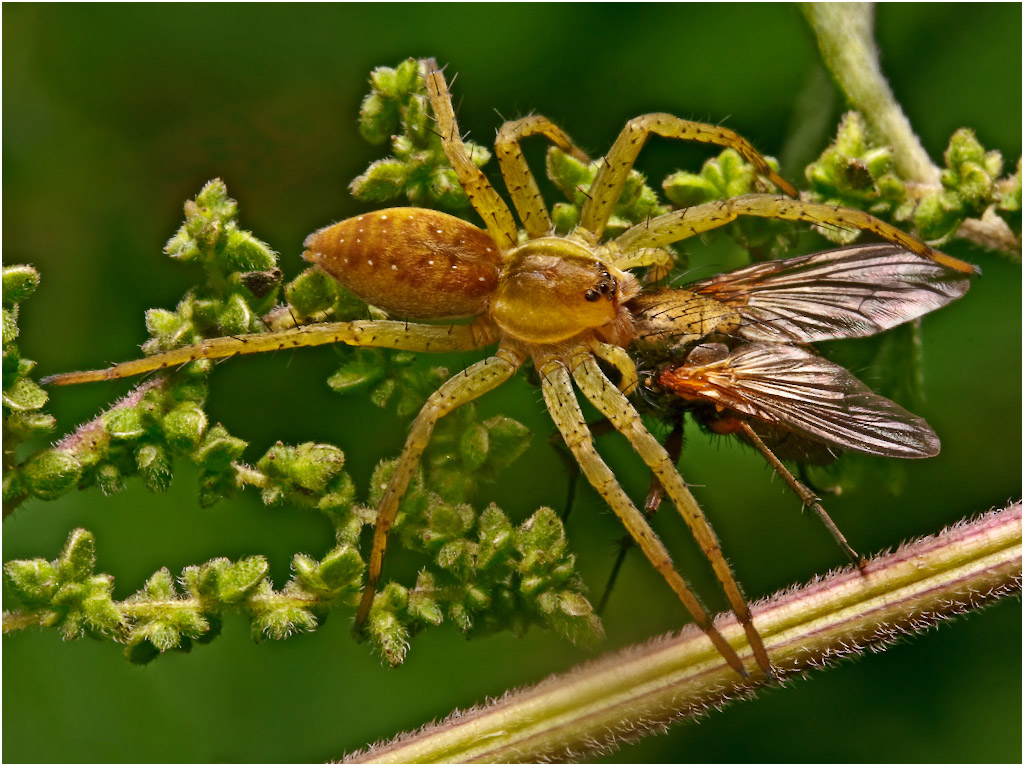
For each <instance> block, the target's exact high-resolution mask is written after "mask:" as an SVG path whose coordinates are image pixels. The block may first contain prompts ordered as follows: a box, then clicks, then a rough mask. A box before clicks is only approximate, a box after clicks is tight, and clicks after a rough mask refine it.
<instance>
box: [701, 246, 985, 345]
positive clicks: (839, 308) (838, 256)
mask: <svg viewBox="0 0 1024 766" xmlns="http://www.w3.org/2000/svg"><path fill="white" fill-rule="evenodd" d="M969 286H970V282H969V280H968V279H967V278H965V277H964V275H963V274H958V273H956V272H953V271H950V270H949V269H946V268H943V267H942V266H939V265H937V264H935V263H932V262H931V261H927V260H925V259H924V258H921V257H920V256H918V255H915V254H914V253H911V252H910V251H908V250H904V249H903V248H901V247H897V246H895V245H890V244H880V245H859V246H856V247H846V248H840V249H838V250H829V251H827V252H824V253H814V254H813V255H804V256H798V257H796V258H787V259H785V260H781V261H768V262H766V263H758V264H755V265H753V266H748V267H746V268H743V269H738V270H737V271H732V272H729V273H728V274H721V275H719V276H716V277H712V278H711V279H706V280H703V281H701V282H696V283H694V284H692V285H687V289H689V290H692V291H693V292H696V293H699V294H701V295H706V296H708V297H710V298H714V299H715V300H717V301H720V302H722V303H724V304H726V305H728V306H732V307H734V308H735V309H736V310H737V311H738V312H739V314H740V316H741V317H742V320H743V321H742V324H741V326H740V328H739V329H738V330H737V331H736V333H735V334H737V335H739V336H740V337H742V338H746V339H747V340H763V341H790V342H796V343H813V342H815V341H820V340H831V339H835V338H860V337H865V336H868V335H874V334H875V333H877V332H881V331H882V330H887V329H889V328H890V327H895V326H896V325H899V324H902V323H903V322H906V321H909V320H911V319H916V318H917V317H919V316H923V315H924V314H927V313H928V312H929V311H934V310H935V309H937V308H940V307H942V306H945V305H946V304H947V303H949V302H950V301H953V300H956V299H957V298H959V297H960V296H961V295H963V294H964V293H965V292H966V291H967V288H968V287H969Z"/></svg>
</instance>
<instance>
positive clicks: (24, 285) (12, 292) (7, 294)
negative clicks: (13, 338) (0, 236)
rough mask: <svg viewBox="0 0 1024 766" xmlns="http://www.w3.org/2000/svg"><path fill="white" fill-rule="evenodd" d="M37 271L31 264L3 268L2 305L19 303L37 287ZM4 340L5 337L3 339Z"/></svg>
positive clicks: (38, 277)
mask: <svg viewBox="0 0 1024 766" xmlns="http://www.w3.org/2000/svg"><path fill="white" fill-rule="evenodd" d="M39 282H40V276H39V272H38V271H37V270H36V269H35V268H33V267H32V266H27V265H12V266H4V268H3V305H4V307H5V308H9V307H11V306H13V305H15V304H16V303H21V302H22V301H24V300H26V299H27V298H28V297H29V296H31V295H32V293H34V292H35V291H36V288H37V287H39ZM4 342H6V339H5V341H4Z"/></svg>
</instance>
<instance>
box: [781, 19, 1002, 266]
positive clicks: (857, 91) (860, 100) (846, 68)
mask: <svg viewBox="0 0 1024 766" xmlns="http://www.w3.org/2000/svg"><path fill="white" fill-rule="evenodd" d="M801 9H802V10H803V13H804V16H805V17H806V18H807V21H808V22H809V23H810V25H811V28H812V29H813V30H814V35H815V37H816V38H817V41H818V47H819V48H820V50H821V56H822V59H823V60H824V61H825V65H826V66H827V67H828V68H829V71H830V72H831V73H832V76H833V78H835V81H836V83H837V84H838V85H839V87H840V89H841V90H842V91H843V93H844V94H845V96H846V99H847V101H849V102H850V105H851V106H852V107H853V108H854V109H856V110H857V111H858V112H860V113H861V114H862V115H864V119H865V120H866V121H867V123H868V126H869V127H870V129H871V131H872V133H873V134H874V136H875V138H876V139H877V140H878V141H879V142H880V143H882V144H885V145H887V146H890V147H891V148H892V149H893V161H894V163H895V165H896V169H897V171H898V172H899V174H900V176H901V177H902V178H903V179H904V180H905V181H907V182H908V186H911V187H913V186H916V187H917V189H916V196H918V197H920V196H921V195H922V194H923V193H924V192H936V191H939V190H941V189H942V188H943V187H942V183H941V173H942V171H941V170H940V169H939V168H938V167H937V166H936V165H935V163H933V162H932V160H931V158H929V156H928V152H927V151H925V148H924V146H922V145H921V140H920V139H919V138H918V136H917V134H916V133H915V132H914V129H913V127H911V125H910V120H908V119H907V117H906V115H905V114H904V113H903V109H902V108H901V107H900V105H899V103H898V102H897V101H896V98H895V96H894V95H893V92H892V89H891V88H890V87H889V83H888V81H886V79H885V75H883V74H882V67H881V64H880V62H879V56H878V48H877V47H876V45H875V39H874V4H872V3H802V4H801ZM957 236H959V237H961V238H963V239H967V240H970V241H972V242H974V243H975V244H978V245H981V246H982V247H985V248H989V249H998V250H1003V251H1004V252H1007V253H1010V254H1011V255H1016V256H1017V257H1018V258H1019V257H1020V252H1021V242H1020V238H1019V237H1018V236H1017V235H1016V234H1015V233H1014V232H1013V230H1012V229H1011V228H1010V227H1009V225H1007V223H1006V221H1004V220H1003V219H1002V218H1000V217H999V216H997V215H995V213H992V212H991V211H987V212H986V214H985V215H983V216H981V217H980V218H968V219H967V220H965V221H964V223H963V224H962V225H961V226H960V227H959V229H958V230H957Z"/></svg>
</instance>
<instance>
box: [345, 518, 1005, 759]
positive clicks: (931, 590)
mask: <svg viewBox="0 0 1024 766" xmlns="http://www.w3.org/2000/svg"><path fill="white" fill-rule="evenodd" d="M1020 580H1021V505H1020V503H1016V504H1015V505H1012V506H1010V507H1008V508H1006V509H1004V510H1001V511H990V512H988V513H986V514H984V515H983V516H981V517H980V518H978V519H976V520H973V521H965V522H961V523H959V524H957V525H956V526H954V527H951V528H949V529H946V530H945V531H943V532H941V533H940V534H938V535H935V536H933V537H926V538H923V539H920V540H917V541H915V542H912V543H909V544H906V545H903V546H902V547H900V548H899V549H898V550H896V551H895V552H893V553H888V554H883V555H879V556H876V557H874V558H873V559H871V560H870V561H869V563H868V565H867V567H866V569H865V571H864V573H863V574H862V573H860V572H858V571H857V570H855V569H851V568H848V569H844V570H841V571H838V572H835V573H833V574H831V575H828V576H826V577H823V578H819V579H816V580H814V581H812V582H811V583H809V584H808V585H805V586H803V587H800V588H794V589H792V590H789V591H786V592H783V593H780V594H778V595H776V596H774V597H772V598H770V599H768V600H766V601H764V602H762V603H760V604H759V605H757V606H755V607H754V608H753V609H752V612H753V616H754V621H755V623H756V625H757V628H758V630H759V631H760V632H761V635H762V636H763V637H764V639H765V645H766V647H767V649H768V652H769V654H770V655H771V657H772V661H773V664H774V666H775V667H776V669H777V670H778V673H779V675H780V677H782V678H785V677H787V676H793V675H796V674H802V673H805V672H807V671H809V670H811V669H816V668H824V667H826V666H828V665H831V664H834V663H835V661H836V660H839V659H841V658H843V657H847V656H850V655H852V654H857V653H859V652H862V651H863V650H864V649H866V648H871V649H874V650H879V649H882V648H884V647H885V646H886V645H888V644H889V643H891V642H892V641H894V640H895V639H897V638H901V637H904V636H908V635H913V634H916V633H920V632H923V631H924V630H925V629H926V628H928V627H930V626H932V625H934V624H936V623H938V622H940V621H942V620H944V619H948V618H950V617H952V616H954V615H957V614H962V613H964V612H966V611H970V610H974V609H977V608H980V607H982V606H985V605H987V604H989V603H991V602H992V601H994V600H996V599H997V598H1000V597H1003V596H1006V595H1010V594H1014V593H1019V592H1020V585H1021V583H1020ZM716 625H717V627H718V629H719V630H720V631H721V632H722V634H723V635H724V636H725V637H726V639H727V640H729V641H730V642H731V643H732V644H733V646H734V647H735V648H736V650H737V651H738V652H739V654H740V656H741V658H743V659H744V660H745V661H746V662H747V663H748V664H749V663H750V660H751V652H750V649H749V647H748V645H747V644H746V642H745V641H744V639H743V631H742V629H741V628H740V626H739V624H738V623H737V622H736V619H735V618H734V617H732V616H722V617H720V618H719V619H718V620H716ZM766 683H767V682H766V681H765V680H764V677H763V676H762V675H760V674H758V675H756V676H752V677H751V678H750V679H748V680H747V681H742V680H741V679H740V678H739V676H738V675H737V674H736V673H735V672H734V671H732V670H731V669H730V668H729V666H728V665H727V664H726V662H725V661H724V659H723V658H722V657H721V656H720V655H718V654H717V653H716V652H715V651H714V649H713V648H712V646H711V643H710V641H709V640H708V639H707V637H706V636H705V635H704V634H703V633H701V632H700V631H698V630H696V629H695V628H693V627H689V628H687V629H684V630H683V631H682V632H680V633H679V634H678V635H675V636H668V637H663V638H659V639H656V640H654V641H652V642H650V643H648V644H644V645H640V646H636V647H631V648H629V649H626V650H624V651H620V652H617V653H614V654H611V655H609V656H607V657H605V658H602V659H599V660H597V661H595V662H593V663H589V664H586V665H584V666H581V667H579V668H577V669H574V670H572V671H570V672H569V673H566V674H564V675H562V676H556V677H554V678H550V679H548V680H546V681H544V682H542V683H540V684H538V685H537V686H535V687H532V688H529V689H524V690H522V691H519V692H515V693H513V694H510V695H507V696H505V697H504V698H502V699H501V700H498V701H496V702H493V703H490V704H489V705H487V706H485V707H482V708H478V709H474V710H470V711H466V712H459V711H456V712H455V713H453V714H452V715H451V716H449V718H448V719H447V720H445V721H444V722H442V723H440V724H434V725H430V726H427V727H425V728H424V729H422V730H420V731H419V732H417V733H414V734H403V735H400V736H399V737H397V738H396V739H395V740H394V741H392V742H391V743H390V744H385V745H381V746H375V747H371V748H369V749H368V750H366V751H363V752H361V753H356V754H354V755H353V756H351V757H350V759H348V760H349V762H353V763H403V762H404V763H438V762H447V763H466V762H474V761H484V762H515V761H541V760H577V759H579V758H581V757H584V756H587V755H592V754H594V753H598V752H607V751H609V750H613V749H615V747H616V746H617V744H618V743H621V742H623V741H627V740H631V739H636V738H639V737H641V736H644V735H645V734H650V733H655V732H659V731H661V730H663V729H664V728H665V727H666V726H667V725H668V724H670V723H673V722H676V721H679V720H683V719H688V718H694V717H696V716H698V715H701V714H703V713H706V712H707V711H708V710H709V709H711V708H713V707H717V706H720V705H722V704H723V703H725V702H729V701H731V700H736V699H743V698H745V697H749V696H750V695H751V694H752V693H753V692H754V691H755V690H756V689H758V688H759V687H761V686H764V685H766Z"/></svg>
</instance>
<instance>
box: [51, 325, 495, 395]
mask: <svg viewBox="0 0 1024 766" xmlns="http://www.w3.org/2000/svg"><path fill="white" fill-rule="evenodd" d="M492 342H493V339H492V338H491V337H490V335H489V334H488V333H487V332H486V330H485V329H483V328H482V326H481V325H477V324H468V325H427V324H410V323H408V322H397V321H390V320H362V321H357V322H330V323H326V324H311V325H303V326H301V327H294V328H291V329H288V330H282V331H280V332H267V333H256V334H254V335H231V336H225V337H222V338H210V339H208V340H204V341H202V342H201V343H197V344H195V345H193V346H185V347H183V348H176V349H173V350H171V351H164V352H162V353H159V354H152V355H150V356H147V357H143V358H142V359H135V360H133V361H130V362H122V363H121V364H115V365H114V366H113V367H108V368H106V369H103V370H90V371H87V372H66V373H62V374H60V375H51V376H50V377H48V378H43V379H42V381H40V382H41V383H43V384H53V385H57V386H67V385H72V384H75V383H92V382H94V381H100V380H114V379H115V378H127V377H130V376H132V375H141V374H143V373H146V372H153V371H155V370H162V369H165V368H167V367H177V366H179V365H182V364H187V363H188V362H195V361H198V360H199V359H223V358H225V357H229V356H236V355H239V354H260V353H263V352H266V351H280V350H282V349H288V348H301V347H304V346H322V345H325V344H327V343H347V344H349V345H350V346H376V347H378V348H395V349H400V350H402V351H438V352H441V351H470V350H473V349H477V348H481V347H483V346H486V345H488V344H489V343H492Z"/></svg>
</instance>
